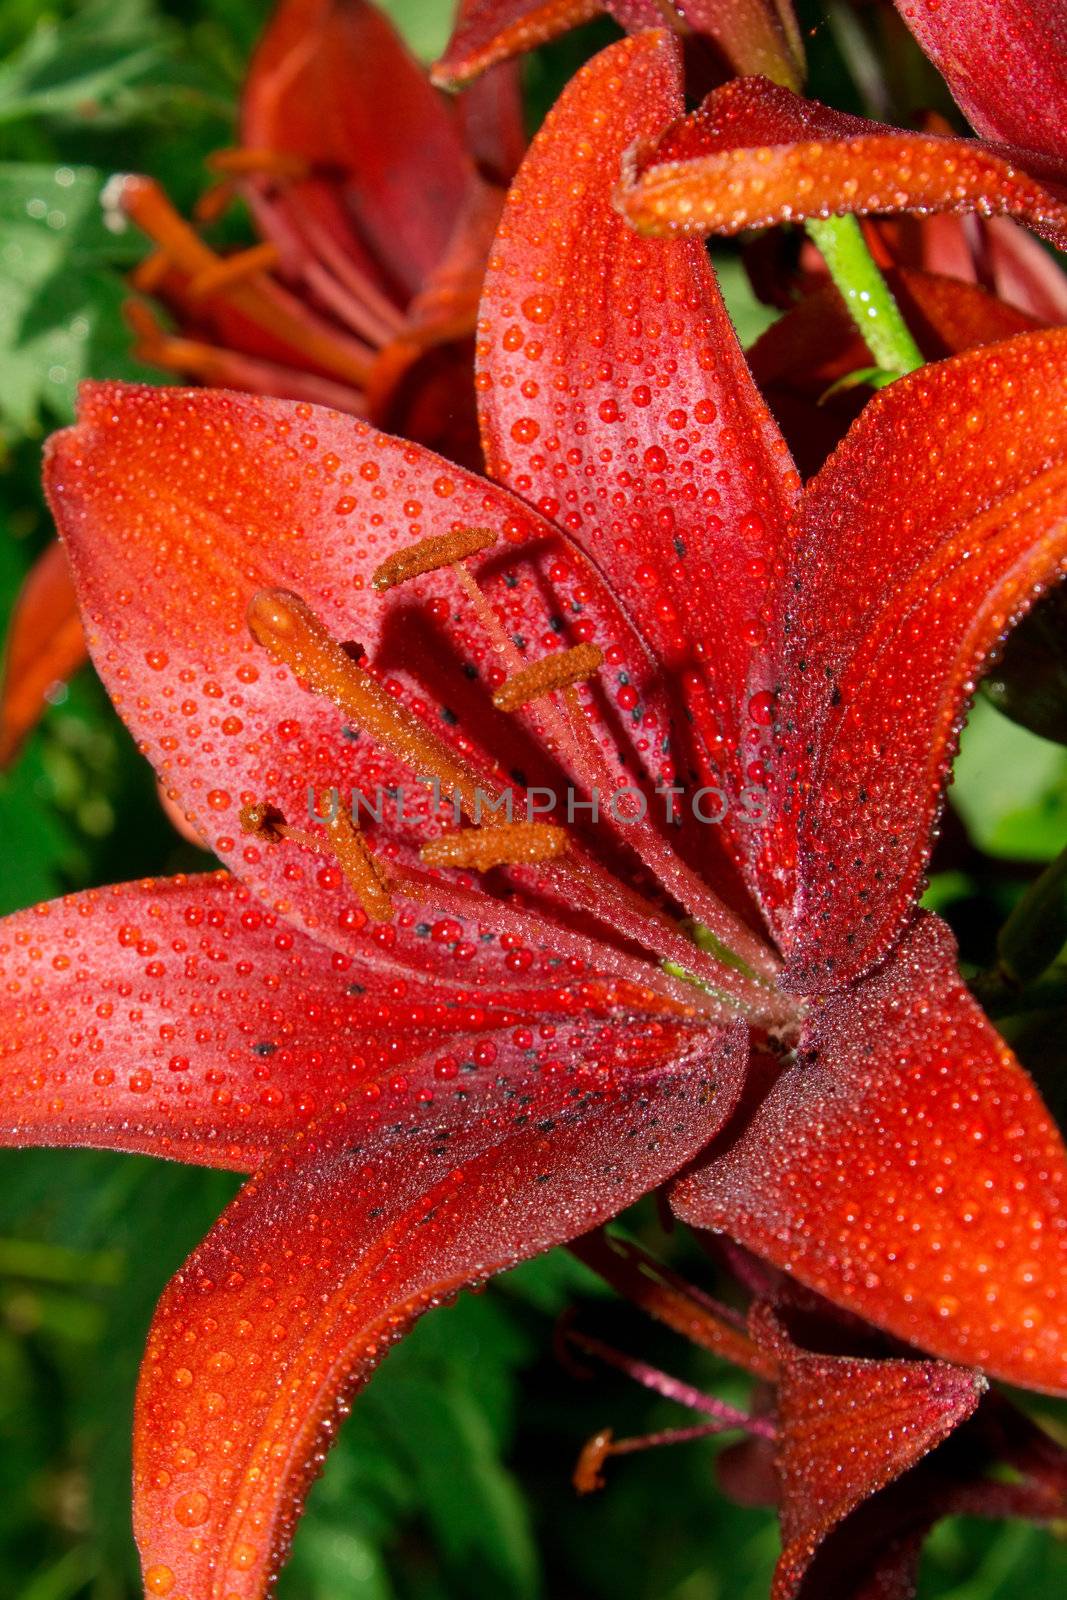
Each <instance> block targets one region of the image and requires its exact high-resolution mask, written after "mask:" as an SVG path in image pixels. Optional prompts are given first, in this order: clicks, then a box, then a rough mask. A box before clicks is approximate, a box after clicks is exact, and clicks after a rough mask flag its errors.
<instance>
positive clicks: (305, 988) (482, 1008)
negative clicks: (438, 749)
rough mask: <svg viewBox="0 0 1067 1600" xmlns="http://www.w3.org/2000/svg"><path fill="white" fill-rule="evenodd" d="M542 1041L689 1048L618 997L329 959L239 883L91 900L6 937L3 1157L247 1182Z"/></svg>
mask: <svg viewBox="0 0 1067 1600" xmlns="http://www.w3.org/2000/svg"><path fill="white" fill-rule="evenodd" d="M657 1011H659V1012H660V1013H661V1014H659V1015H657ZM538 1024H540V1025H541V1026H542V1028H544V1029H545V1030H546V1032H545V1033H544V1034H543V1035H542V1036H540V1037H539V1039H538V1042H537V1046H536V1048H537V1050H538V1051H539V1052H540V1059H542V1060H553V1059H555V1058H556V1056H557V1055H558V1054H559V1053H560V1049H561V1046H560V1044H559V1043H558V1042H557V1040H556V1039H555V1032H556V1027H555V1025H556V1024H559V1025H560V1026H565V1027H566V1029H567V1051H566V1053H567V1055H568V1058H569V1059H570V1058H572V1057H573V1053H574V1052H575V1051H577V1054H578V1055H579V1056H585V1057H587V1058H588V1057H590V1056H593V1057H595V1058H597V1059H599V1060H604V1061H608V1060H610V1061H613V1062H616V1063H620V1064H626V1063H628V1062H631V1061H637V1062H640V1063H642V1064H652V1063H654V1062H657V1061H663V1060H665V1059H669V1058H670V1057H671V1056H673V1055H675V1054H677V1053H678V1051H679V1050H682V1049H685V1048H688V1041H689V1040H690V1038H691V1037H692V1035H691V1030H690V1029H689V1028H687V1026H686V1024H685V1023H684V1022H675V1021H673V1020H672V1019H671V1017H670V1016H664V1015H663V1014H662V1007H661V1006H657V1005H656V1004H655V1002H653V1003H652V1005H651V1008H648V1009H646V1008H645V1007H643V1006H642V1004H641V1001H640V998H639V996H638V994H637V992H636V991H635V990H633V989H625V990H620V989H619V988H617V987H616V986H614V985H611V984H608V983H607V982H603V981H595V980H594V981H588V980H587V981H586V982H584V983H583V984H581V985H580V986H577V985H576V986H574V987H573V988H572V989H570V990H569V991H568V990H567V989H566V988H562V989H561V988H560V987H558V986H557V985H551V986H538V984H537V983H536V981H535V980H534V978H533V977H532V975H531V978H530V979H529V980H528V982H527V987H526V988H525V990H524V991H522V992H519V991H516V990H515V989H513V988H512V989H506V990H504V991H499V990H496V991H494V990H492V989H489V988H488V987H485V986H479V987H477V988H464V987H461V986H459V985H451V986H450V985H447V984H437V985H435V986H432V987H431V986H429V985H427V984H425V983H421V984H420V983H418V982H415V981H407V980H405V979H404V978H402V977H398V976H397V975H396V973H395V971H394V970H393V969H392V968H391V967H390V966H388V965H385V966H379V967H375V966H373V965H369V964H367V963H366V962H363V963H361V962H357V961H354V960H350V959H349V958H347V957H339V956H336V955H331V953H330V952H329V951H328V950H327V949H325V948H323V947H322V946H321V945H317V944H314V943H313V942H312V941H311V940H309V939H308V938H306V937H305V936H304V935H303V934H300V933H298V932H296V931H294V930H293V929H292V928H290V927H289V926H288V925H287V924H286V923H284V922H283V921H281V920H280V919H279V918H278V917H276V916H273V915H272V914H271V913H270V912H269V911H267V910H266V908H265V907H264V906H262V905H261V904H260V903H259V902H258V901H256V900H255V899H254V898H253V897H252V896H251V895H250V894H249V892H248V890H247V889H244V888H243V887H242V886H241V885H240V884H238V883H237V881H236V880H235V879H233V878H229V877H227V876H226V875H225V874H222V873H218V874H214V875H212V876H207V877H198V878H187V879H186V878H172V879H167V880H162V881H160V882H155V883H153V882H143V883H136V884H127V885H122V886H119V887H116V888H110V889H100V890H90V891H88V892H87V893H85V894H80V895H74V896H71V897H70V898H69V899H66V900H57V901H53V902H51V903H50V904H47V905H42V906H36V907H34V908H33V909H32V910H29V911H23V912H18V913H17V914H16V915H14V916H11V917H8V918H7V919H6V920H4V921H3V922H0V1033H2V1037H3V1046H2V1053H3V1064H4V1065H3V1076H2V1080H0V1082H2V1093H0V1143H3V1144H10V1145H30V1144H34V1145H37V1144H60V1145H68V1144H69V1145H83V1144H89V1145H98V1146H106V1147H108V1148H112V1149H122V1150H141V1151H145V1152H147V1153H149V1154H152V1155H157V1156H169V1157H172V1158H173V1159H175V1160H181V1161H189V1162H196V1163H198V1164H201V1165H204V1166H222V1167H231V1168H235V1169H237V1170H239V1171H250V1170H252V1169H253V1168H254V1167H256V1166H258V1165H259V1162H260V1161H261V1160H262V1159H263V1158H264V1156H266V1155H268V1154H269V1153H270V1152H271V1151H273V1150H277V1148H278V1144H279V1141H280V1140H282V1139H284V1138H286V1137H287V1136H289V1135H290V1134H291V1133H292V1132H294V1131H295V1130H296V1129H298V1128H301V1127H304V1126H306V1125H307V1124H308V1123H309V1122H310V1121H311V1120H312V1118H313V1117H315V1116H317V1115H319V1114H321V1113H322V1112H324V1111H326V1110H328V1109H329V1108H330V1107H331V1106H332V1105H334V1104H336V1103H337V1102H339V1101H344V1102H346V1103H352V1104H354V1105H356V1106H359V1105H364V1106H366V1107H367V1108H368V1109H369V1108H371V1107H373V1106H377V1107H379V1108H381V1109H384V1110H387V1111H398V1112H403V1111H404V1110H406V1109H407V1108H408V1107H409V1106H410V1104H411V1103H412V1102H413V1101H414V1100H415V1099H416V1098H419V1097H422V1098H428V1099H429V1100H432V1099H433V1097H434V1095H435V1094H436V1093H441V1092H444V1091H445V1090H448V1091H449V1092H451V1090H452V1089H454V1088H455V1087H456V1086H457V1083H454V1082H453V1080H457V1081H458V1085H465V1086H475V1087H476V1086H477V1085H478V1084H479V1082H480V1080H481V1078H482V1077H484V1076H485V1075H486V1074H488V1073H492V1074H496V1073H499V1072H500V1070H501V1068H502V1065H503V1064H504V1061H505V1058H506V1056H507V1055H508V1054H509V1053H510V1054H518V1057H519V1059H520V1060H522V1061H525V1060H526V1059H529V1058H532V1057H533V1055H534V1053H535V1051H534V1033H533V1032H532V1031H531V1030H534V1029H536V1027H537V1026H538ZM514 1036H517V1037H518V1038H519V1040H520V1044H521V1049H519V1048H518V1047H517V1046H516V1044H515V1041H514ZM524 1050H525V1051H528V1052H529V1056H528V1057H527V1058H524V1057H523V1055H522V1052H523V1051H524Z"/></svg>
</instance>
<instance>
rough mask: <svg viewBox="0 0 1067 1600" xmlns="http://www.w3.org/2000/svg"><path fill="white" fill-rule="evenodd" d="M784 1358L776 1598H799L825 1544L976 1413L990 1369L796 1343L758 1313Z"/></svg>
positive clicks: (778, 1415) (779, 1416)
mask: <svg viewBox="0 0 1067 1600" xmlns="http://www.w3.org/2000/svg"><path fill="white" fill-rule="evenodd" d="M755 1322H756V1328H757V1331H760V1332H762V1335H763V1338H764V1339H765V1340H767V1341H768V1342H769V1343H770V1344H771V1347H772V1348H773V1350H774V1352H775V1354H776V1355H777V1357H778V1359H779V1361H780V1363H781V1365H780V1368H779V1376H778V1381H777V1391H776V1405H775V1415H776V1420H777V1424H778V1447H777V1467H778V1478H779V1482H780V1485H781V1510H780V1516H781V1524H782V1544H783V1549H782V1555H781V1559H780V1560H779V1562H778V1567H777V1570H776V1572H775V1578H774V1587H773V1590H772V1594H773V1600H793V1596H795V1595H796V1594H797V1593H798V1591H799V1589H800V1587H801V1585H802V1583H803V1581H804V1575H805V1573H806V1572H807V1569H808V1567H809V1565H810V1563H811V1559H812V1556H813V1555H814V1553H815V1550H816V1548H817V1547H818V1546H819V1545H820V1544H821V1543H822V1541H823V1540H824V1539H825V1538H826V1537H827V1535H828V1534H829V1533H831V1532H832V1531H833V1529H834V1528H835V1526H836V1525H837V1524H838V1523H839V1522H841V1521H842V1519H843V1518H845V1517H847V1516H848V1515H849V1513H850V1512H852V1511H854V1510H855V1509H856V1507H857V1506H858V1505H860V1504H861V1503H862V1502H863V1501H864V1500H866V1499H867V1498H868V1497H869V1496H870V1495H872V1494H875V1493H876V1492H877V1491H878V1490H879V1489H884V1488H885V1487H886V1485H887V1484H889V1483H892V1482H893V1481H894V1479H896V1478H899V1477H900V1476H901V1475H902V1474H903V1473H905V1472H907V1471H908V1470H909V1469H910V1468H911V1467H913V1466H915V1464H916V1462H918V1461H920V1460H921V1459H922V1458H923V1456H925V1455H927V1454H928V1453H929V1451H931V1450H932V1449H933V1448H934V1447H935V1445H938V1444H940V1443H941V1442H942V1440H944V1439H946V1438H947V1437H948V1435H949V1434H950V1433H951V1432H952V1431H953V1430H954V1429H955V1428H956V1427H958V1426H959V1424H960V1423H961V1422H963V1421H964V1420H965V1419H966V1418H967V1417H969V1416H971V1415H972V1413H973V1412H974V1410H975V1408H976V1406H977V1405H978V1401H979V1400H980V1399H981V1396H982V1394H983V1393H984V1392H985V1389H986V1387H987V1385H986V1382H985V1380H984V1379H983V1378H982V1376H981V1374H980V1373H977V1372H973V1371H969V1370H968V1369H967V1368H965V1367H955V1366H949V1365H948V1363H947V1362H943V1361H870V1360H860V1359H856V1358H854V1357H851V1356H837V1355H818V1354H813V1353H811V1352H809V1351H807V1350H801V1349H799V1348H798V1347H797V1346H796V1345H794V1344H793V1343H792V1342H791V1341H790V1340H789V1339H788V1338H787V1337H786V1336H785V1333H784V1330H783V1329H782V1328H781V1327H780V1326H779V1325H778V1324H777V1322H776V1319H774V1318H773V1316H772V1315H770V1314H769V1313H767V1312H766V1311H765V1310H764V1309H762V1308H761V1310H760V1311H758V1312H757V1313H756V1317H755Z"/></svg>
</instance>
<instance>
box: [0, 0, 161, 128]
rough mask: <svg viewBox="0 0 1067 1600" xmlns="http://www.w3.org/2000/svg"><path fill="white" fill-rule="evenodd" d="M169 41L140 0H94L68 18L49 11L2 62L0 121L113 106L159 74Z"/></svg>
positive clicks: (92, 115)
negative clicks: (53, 17) (130, 90)
mask: <svg viewBox="0 0 1067 1600" xmlns="http://www.w3.org/2000/svg"><path fill="white" fill-rule="evenodd" d="M170 49H171V38H170V34H169V32H168V31H167V30H165V29H164V28H163V27H161V25H160V21H159V19H158V18H152V17H151V16H150V15H149V13H148V11H147V9H146V8H145V6H144V5H143V4H142V3H141V0H119V3H117V4H116V3H115V0H106V3H105V0H98V3H96V4H92V5H88V6H85V7H84V8H83V9H82V11H81V13H80V14H79V15H76V16H75V17H73V18H69V19H64V20H55V19H52V18H48V19H46V20H44V21H42V22H40V23H39V24H38V26H37V27H36V28H35V29H34V31H33V32H32V33H31V34H30V35H29V36H28V38H27V39H26V40H25V42H24V43H23V44H22V45H21V46H20V48H19V49H17V50H16V51H14V52H13V54H12V55H11V56H10V57H9V58H8V60H7V61H6V62H5V63H4V64H3V65H2V66H0V122H12V121H17V120H18V119H19V118H22V117H31V116H36V117H78V118H83V119H86V120H95V119H96V118H99V117H105V116H107V115H108V114H109V113H111V114H113V113H114V112H115V111H116V110H118V109H120V102H121V97H122V95H123V93H124V92H125V91H128V90H129V89H131V88H132V87H134V86H135V85H138V84H141V83H144V82H146V81H147V80H148V79H149V77H158V73H159V69H160V67H161V65H162V63H163V61H164V60H165V59H166V57H167V55H168V53H169V52H170Z"/></svg>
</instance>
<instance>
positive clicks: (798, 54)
mask: <svg viewBox="0 0 1067 1600" xmlns="http://www.w3.org/2000/svg"><path fill="white" fill-rule="evenodd" d="M604 12H607V13H608V15H609V16H611V17H613V18H614V19H615V21H616V22H617V23H618V24H619V26H620V28H625V29H626V31H627V33H640V32H641V31H642V30H643V29H646V28H662V27H664V26H669V27H671V28H673V29H674V31H675V32H676V33H677V34H678V35H679V37H680V38H681V39H684V40H692V41H695V42H697V43H699V44H702V45H704V46H710V48H711V50H712V51H713V52H714V54H715V55H716V56H717V57H718V58H720V60H721V61H722V62H724V63H725V64H726V66H727V67H728V69H729V70H730V71H731V72H742V73H748V72H760V73H765V74H766V76H767V77H768V78H772V79H773V80H774V81H775V82H776V83H784V84H786V85H787V86H788V87H790V88H798V87H799V86H800V84H801V82H802V81H803V77H804V45H803V41H802V40H801V37H800V29H799V28H798V26H797V19H796V16H795V14H794V11H793V7H792V4H791V0H671V3H670V5H663V4H660V3H659V0H460V4H459V9H458V14H457V17H456V25H455V27H454V29H453V31H452V37H451V39H450V40H449V41H448V46H447V48H446V50H445V53H444V55H443V56H442V57H441V59H440V61H438V63H437V65H436V66H435V67H434V69H433V78H434V82H435V83H440V84H442V85H443V86H445V87H447V88H459V87H460V86H462V85H464V84H468V83H470V82H472V81H473V80H474V79H475V78H477V77H478V76H479V74H480V73H482V72H485V71H486V69H487V68H488V67H491V66H493V65H494V63H496V62H498V61H506V60H508V59H509V58H510V57H511V56H514V55H518V54H520V53H521V52H522V51H524V50H533V49H535V48H536V47H537V46H538V45H541V44H547V43H548V41H549V40H550V39H555V38H558V36H559V35H560V34H561V33H566V32H568V31H569V30H570V29H571V28H576V27H578V26H579V25H580V24H581V23H583V22H589V21H590V20H591V19H592V18H593V17H595V16H599V15H602V14H603V13H604Z"/></svg>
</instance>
